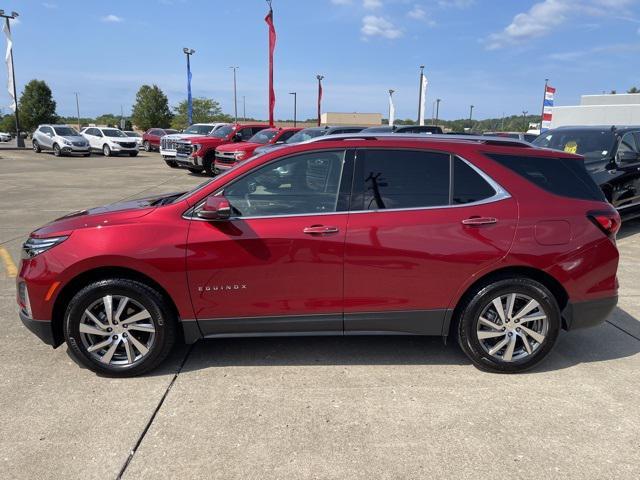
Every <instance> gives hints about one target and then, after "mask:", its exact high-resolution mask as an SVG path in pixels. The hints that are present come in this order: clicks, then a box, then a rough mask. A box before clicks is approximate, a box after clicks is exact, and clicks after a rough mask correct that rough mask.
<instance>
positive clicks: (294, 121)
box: [289, 92, 298, 127]
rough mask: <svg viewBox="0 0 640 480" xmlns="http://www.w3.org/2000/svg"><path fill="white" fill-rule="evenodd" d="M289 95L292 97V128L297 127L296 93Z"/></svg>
mask: <svg viewBox="0 0 640 480" xmlns="http://www.w3.org/2000/svg"><path fill="white" fill-rule="evenodd" d="M289 95H293V126H294V127H296V126H297V125H298V92H289Z"/></svg>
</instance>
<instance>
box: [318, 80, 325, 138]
mask: <svg viewBox="0 0 640 480" xmlns="http://www.w3.org/2000/svg"><path fill="white" fill-rule="evenodd" d="M316 78H317V79H318V126H320V104H321V103H322V79H323V78H324V75H316Z"/></svg>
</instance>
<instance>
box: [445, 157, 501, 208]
mask: <svg viewBox="0 0 640 480" xmlns="http://www.w3.org/2000/svg"><path fill="white" fill-rule="evenodd" d="M495 194H496V191H495V190H494V189H493V187H491V185H489V184H488V183H487V181H486V180H485V179H484V178H482V177H481V176H480V174H479V173H478V172H476V171H475V170H474V169H473V168H471V167H470V166H469V165H468V164H467V163H466V162H464V161H462V160H460V159H459V158H456V159H455V160H454V162H453V199H452V201H453V204H454V205H457V204H461V203H471V202H479V201H481V200H485V199H487V198H490V197H493V196H494V195H495Z"/></svg>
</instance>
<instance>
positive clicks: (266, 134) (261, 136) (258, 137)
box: [249, 128, 278, 145]
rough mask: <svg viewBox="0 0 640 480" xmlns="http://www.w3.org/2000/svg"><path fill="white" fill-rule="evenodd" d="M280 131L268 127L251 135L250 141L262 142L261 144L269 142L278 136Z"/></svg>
mask: <svg viewBox="0 0 640 480" xmlns="http://www.w3.org/2000/svg"><path fill="white" fill-rule="evenodd" d="M277 133H278V130H273V129H271V128H269V129H267V130H262V131H260V132H258V133H256V134H255V135H254V136H253V137H251V138H250V139H249V142H250V143H261V144H263V145H264V144H265V143H269V141H270V140H271V139H272V138H273V137H275V136H276V134H277Z"/></svg>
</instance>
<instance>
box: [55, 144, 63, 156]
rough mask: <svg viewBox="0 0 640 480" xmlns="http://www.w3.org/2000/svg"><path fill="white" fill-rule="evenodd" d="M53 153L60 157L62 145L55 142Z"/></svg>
mask: <svg viewBox="0 0 640 480" xmlns="http://www.w3.org/2000/svg"><path fill="white" fill-rule="evenodd" d="M53 154H54V155H55V156H56V157H59V156H60V155H61V154H62V151H61V150H60V145H58V144H57V143H54V144H53Z"/></svg>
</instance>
